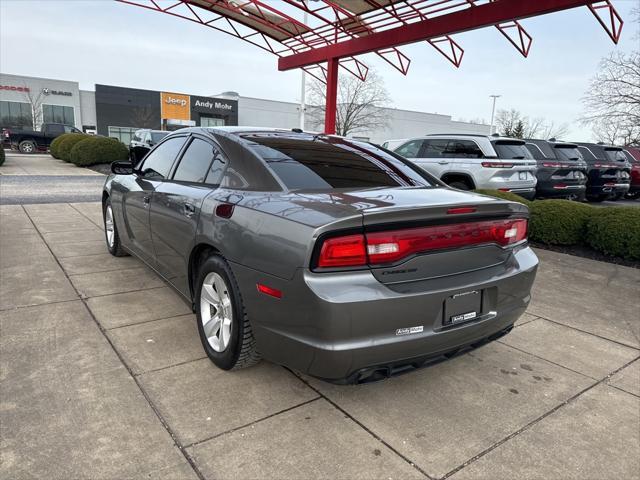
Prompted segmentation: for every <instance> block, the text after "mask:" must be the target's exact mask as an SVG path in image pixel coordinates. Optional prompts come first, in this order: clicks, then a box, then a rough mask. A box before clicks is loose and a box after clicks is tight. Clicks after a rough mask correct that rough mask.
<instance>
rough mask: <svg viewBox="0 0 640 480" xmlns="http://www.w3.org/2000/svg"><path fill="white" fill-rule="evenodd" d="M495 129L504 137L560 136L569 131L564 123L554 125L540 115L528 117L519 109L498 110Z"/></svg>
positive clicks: (547, 137)
mask: <svg viewBox="0 0 640 480" xmlns="http://www.w3.org/2000/svg"><path fill="white" fill-rule="evenodd" d="M496 126H497V131H498V132H500V133H501V134H502V135H504V136H505V137H515V138H543V139H545V140H546V139H549V138H552V137H553V138H561V137H563V136H565V135H567V133H568V132H569V126H568V125H567V124H566V123H562V124H560V125H556V123H555V122H554V121H547V120H545V119H544V118H542V117H535V118H529V117H528V116H526V115H523V114H522V113H521V112H520V111H518V110H516V109H515V108H512V109H511V110H498V113H497V114H496Z"/></svg>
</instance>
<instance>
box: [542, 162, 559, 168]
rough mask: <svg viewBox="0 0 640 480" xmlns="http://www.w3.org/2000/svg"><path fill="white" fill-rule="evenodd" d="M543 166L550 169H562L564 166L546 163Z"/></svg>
mask: <svg viewBox="0 0 640 480" xmlns="http://www.w3.org/2000/svg"><path fill="white" fill-rule="evenodd" d="M542 166H543V167H549V168H560V167H562V165H561V164H559V163H546V162H545V163H543V164H542Z"/></svg>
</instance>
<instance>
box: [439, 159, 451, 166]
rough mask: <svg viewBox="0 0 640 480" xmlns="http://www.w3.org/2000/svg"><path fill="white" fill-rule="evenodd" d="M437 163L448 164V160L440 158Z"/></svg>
mask: <svg viewBox="0 0 640 480" xmlns="http://www.w3.org/2000/svg"><path fill="white" fill-rule="evenodd" d="M438 163H439V164H440V165H449V162H447V161H446V160H440V161H439V162H438Z"/></svg>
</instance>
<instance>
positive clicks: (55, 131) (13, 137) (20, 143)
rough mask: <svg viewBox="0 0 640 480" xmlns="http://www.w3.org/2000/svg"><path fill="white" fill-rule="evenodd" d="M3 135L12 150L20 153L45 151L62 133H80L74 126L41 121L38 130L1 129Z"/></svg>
mask: <svg viewBox="0 0 640 480" xmlns="http://www.w3.org/2000/svg"><path fill="white" fill-rule="evenodd" d="M2 133H3V137H5V138H6V139H7V140H8V143H9V145H10V146H11V149H12V150H19V151H20V152H21V153H35V152H37V151H41V152H46V151H47V150H48V149H49V145H51V142H52V141H53V139H54V138H56V137H59V136H60V135H62V134H63V133H82V132H81V131H80V130H78V129H77V128H75V127H71V126H69V125H64V124H62V123H43V124H42V127H41V128H40V131H36V130H13V129H11V128H6V129H3V132H2Z"/></svg>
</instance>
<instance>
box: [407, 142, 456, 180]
mask: <svg viewBox="0 0 640 480" xmlns="http://www.w3.org/2000/svg"><path fill="white" fill-rule="evenodd" d="M448 145H449V140H446V139H439V138H434V139H428V140H425V141H424V142H423V143H422V148H421V149H420V152H419V153H418V156H417V158H416V159H415V162H416V163H417V164H418V165H420V166H421V167H422V168H423V169H425V170H426V171H427V172H429V173H430V174H431V175H433V176H435V177H437V178H440V179H441V178H442V177H443V176H444V175H445V173H447V172H448V171H449V169H450V162H451V158H448V156H447V154H446V153H447V146H448Z"/></svg>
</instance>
